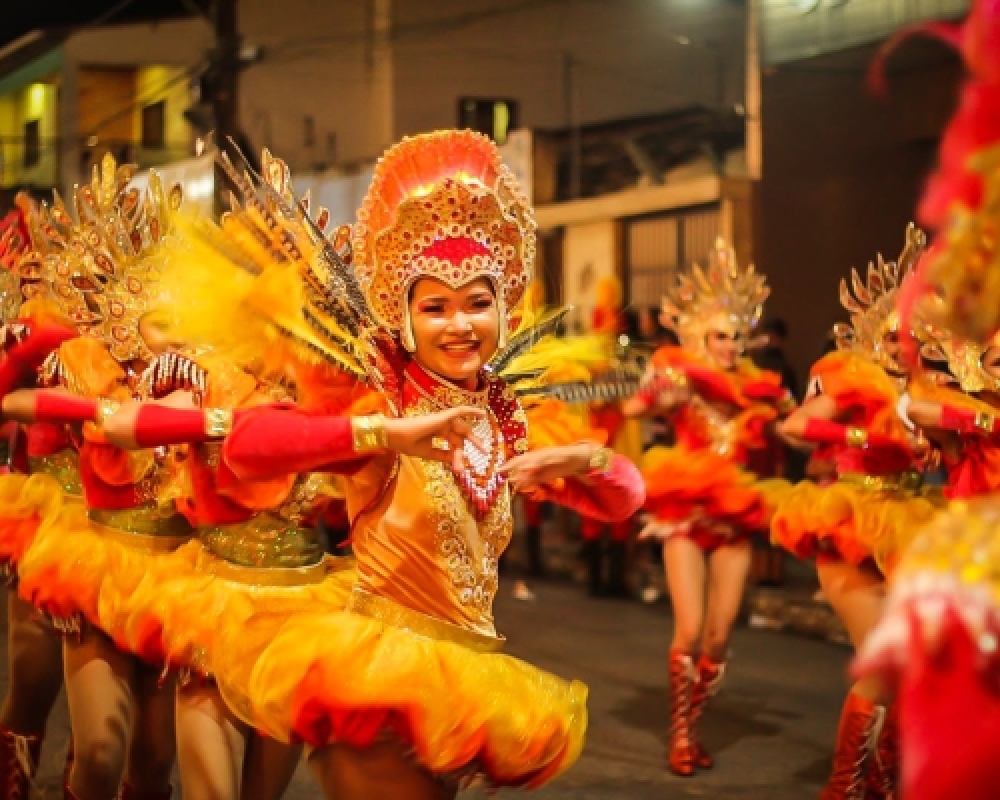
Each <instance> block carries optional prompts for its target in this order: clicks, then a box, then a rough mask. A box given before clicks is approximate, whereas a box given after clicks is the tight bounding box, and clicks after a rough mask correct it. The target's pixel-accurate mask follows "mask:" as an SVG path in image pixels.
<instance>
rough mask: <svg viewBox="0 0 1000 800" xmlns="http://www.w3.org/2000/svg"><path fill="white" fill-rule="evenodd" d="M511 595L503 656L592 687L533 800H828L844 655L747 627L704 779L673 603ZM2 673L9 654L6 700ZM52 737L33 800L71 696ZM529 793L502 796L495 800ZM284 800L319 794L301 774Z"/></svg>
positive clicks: (46, 775)
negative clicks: (673, 770)
mask: <svg viewBox="0 0 1000 800" xmlns="http://www.w3.org/2000/svg"><path fill="white" fill-rule="evenodd" d="M510 588H511V587H510V586H509V585H504V586H503V587H502V588H501V595H500V597H498V599H497V604H496V618H497V627H498V629H499V630H500V631H501V632H502V633H503V634H504V635H506V636H507V639H508V648H507V651H508V652H509V653H511V654H513V655H516V656H519V657H522V658H525V659H526V660H528V661H530V662H531V663H533V664H536V665H538V666H540V667H544V668H546V669H549V670H551V671H552V672H555V673H556V674H558V675H561V676H564V677H567V678H577V679H580V680H583V681H584V682H586V683H587V684H588V686H589V687H590V704H589V707H590V728H589V731H588V735H587V744H586V748H585V750H584V753H583V756H582V757H581V759H580V761H579V762H578V763H577V764H576V765H575V766H574V767H573V768H572V769H571V770H570V771H569V772H568V773H566V774H565V775H564V776H563V777H561V778H560V779H559V780H558V781H556V782H554V783H553V784H551V785H550V786H548V787H546V788H543V789H541V790H539V791H537V792H534V793H532V794H531V795H530V796H531V797H534V798H538V800H625V799H626V798H628V799H629V800H635V799H638V800H645V798H651V799H652V798H692V797H693V798H706V799H708V800H711V799H714V798H732V799H733V800H804V799H805V798H815V797H816V796H817V795H818V793H819V789H820V787H821V785H822V782H823V780H824V779H825V777H826V775H827V772H828V770H829V764H830V751H831V748H832V743H833V735H834V731H835V729H836V723H837V715H838V712H839V706H840V703H841V700H842V698H843V694H844V692H845V689H846V682H845V677H844V675H845V670H846V665H847V662H848V659H849V652H848V651H847V649H845V648H843V647H840V646H837V645H833V644H830V643H827V642H823V641H819V640H812V639H806V638H801V637H798V636H792V635H787V634H780V633H771V632H765V631H757V630H750V629H746V628H743V629H740V630H738V631H737V632H736V634H735V636H734V637H733V642H732V654H731V655H732V659H731V665H730V671H729V673H728V675H727V678H726V682H725V684H724V687H723V689H722V691H721V692H720V694H719V695H718V696H717V697H716V698H715V700H714V701H713V702H712V704H711V706H710V707H709V711H708V714H707V716H706V718H705V720H704V724H703V726H702V727H703V738H704V741H705V743H706V745H707V746H708V748H709V749H710V750H711V751H712V752H713V753H714V754H715V755H716V758H717V766H716V768H715V769H714V770H712V771H710V772H704V773H701V774H699V775H698V776H696V777H694V778H686V779H682V778H676V777H674V776H672V775H671V774H670V773H668V772H667V770H666V766H665V755H664V753H665V742H666V739H665V736H666V730H667V724H668V716H667V694H666V659H667V647H668V643H669V637H670V631H671V619H670V613H669V609H668V607H667V606H666V605H665V604H663V603H661V604H659V605H655V606H642V605H639V604H637V603H631V602H624V601H620V600H619V601H612V600H592V599H589V598H587V597H585V596H584V595H583V594H582V592H581V591H580V590H579V589H578V588H577V587H573V586H569V585H564V584H559V585H557V584H544V583H543V584H539V585H537V586H534V587H533V588H534V589H535V591H536V592H537V599H536V600H535V601H534V602H524V601H518V600H514V599H513V598H512V596H511V590H510ZM3 618H4V619H6V615H4V617H3ZM3 642H4V643H6V635H4V636H3ZM6 671H7V660H6V657H4V658H3V659H2V671H0V672H2V674H0V679H2V681H3V687H4V690H6ZM442 702H446V700H444V699H442ZM49 733H50V735H49V737H48V739H47V741H46V747H45V752H44V754H43V758H42V767H41V771H40V774H39V779H38V787H37V794H36V796H42V797H45V798H49V799H50V800H56V798H60V797H61V791H60V788H59V775H60V773H61V770H62V760H63V757H64V754H65V750H66V745H67V742H68V725H67V714H66V706H65V702H64V701H63V700H62V699H60V702H59V704H58V705H57V708H56V710H55V711H54V713H53V716H52V719H51V720H50V724H49ZM521 794H522V793H520V792H514V791H508V790H504V791H501V792H499V793H496V794H495V795H493V796H494V797H500V798H513V797H515V796H517V795H521ZM286 797H288V798H289V800H316V799H317V798H319V792H318V790H317V789H316V788H315V786H314V785H313V783H312V781H311V778H310V776H309V771H308V769H307V768H306V766H305V765H304V764H303V765H300V768H299V770H298V773H297V774H296V776H295V780H294V781H293V783H292V786H291V787H290V788H289V791H288V793H287V795H286ZM485 797H487V795H486V794H485V793H484V792H481V791H470V792H467V793H465V794H463V795H462V800H482V798H485ZM392 800H397V799H396V798H393V799H392ZM398 800H405V799H403V798H400V799H398Z"/></svg>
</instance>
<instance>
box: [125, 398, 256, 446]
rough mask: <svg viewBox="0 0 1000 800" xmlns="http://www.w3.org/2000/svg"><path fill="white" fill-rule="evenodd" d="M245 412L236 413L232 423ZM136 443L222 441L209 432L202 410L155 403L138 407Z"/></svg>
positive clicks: (164, 443)
mask: <svg viewBox="0 0 1000 800" xmlns="http://www.w3.org/2000/svg"><path fill="white" fill-rule="evenodd" d="M244 411H245V409H238V410H237V411H234V412H233V422H234V423H235V421H236V420H238V419H239V418H240V415H241V414H242V413H243V412H244ZM133 437H134V438H135V443H136V444H137V445H139V447H143V448H149V447H165V446H166V445H171V444H197V443H199V442H211V441H213V440H215V439H220V438H223V437H220V436H210V435H209V434H208V432H207V431H206V426H205V412H204V411H202V410H201V409H200V408H171V407H170V406H159V405H155V404H152V403H149V404H144V405H143V406H142V407H140V408H139V412H138V413H137V414H136V417H135V431H134V433H133Z"/></svg>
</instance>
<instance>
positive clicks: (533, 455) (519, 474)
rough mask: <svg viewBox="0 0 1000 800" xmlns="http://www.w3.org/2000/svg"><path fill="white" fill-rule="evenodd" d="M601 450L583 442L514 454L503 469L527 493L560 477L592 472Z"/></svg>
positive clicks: (511, 483)
mask: <svg viewBox="0 0 1000 800" xmlns="http://www.w3.org/2000/svg"><path fill="white" fill-rule="evenodd" d="M599 449H600V445H598V444H596V443H595V442H579V443H578V444H570V445H564V446H562V447H543V448H541V449H539V450H532V451H531V452H530V453H524V454H523V455H519V456H514V458H512V459H511V460H510V461H508V462H507V463H506V464H504V465H503V466H502V467H501V468H500V472H502V473H503V474H504V475H506V476H507V480H508V481H510V485H511V488H513V489H514V491H518V492H523V491H526V490H528V489H532V488H534V487H536V486H540V485H542V484H546V483H552V482H553V481H557V480H559V479H560V478H569V477H572V476H575V475H583V474H585V473H587V472H589V471H590V459H591V458H592V457H593V455H594V453H595V452H596V451H597V450H599Z"/></svg>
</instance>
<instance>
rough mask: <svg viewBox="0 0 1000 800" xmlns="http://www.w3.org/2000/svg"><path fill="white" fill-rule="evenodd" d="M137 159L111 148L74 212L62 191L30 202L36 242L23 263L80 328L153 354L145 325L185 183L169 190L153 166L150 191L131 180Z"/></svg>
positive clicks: (126, 357)
mask: <svg viewBox="0 0 1000 800" xmlns="http://www.w3.org/2000/svg"><path fill="white" fill-rule="evenodd" d="M133 177H135V167H133V166H130V165H121V166H119V165H118V164H117V163H116V162H115V160H114V158H113V157H112V156H110V155H106V156H105V157H104V159H103V160H102V161H101V164H100V165H95V166H94V171H93V175H92V178H91V181H90V183H89V184H86V185H84V186H82V187H77V188H76V190H75V191H74V198H73V199H74V205H75V208H76V217H75V219H74V217H73V216H72V215H71V214H70V212H69V210H68V209H67V208H66V205H65V204H64V203H63V200H62V198H61V197H60V196H59V193H58V192H54V193H53V195H54V196H53V202H52V204H51V205H42V206H38V205H36V204H34V203H30V204H28V210H29V213H28V214H27V223H28V228H29V231H30V233H31V240H32V245H33V247H32V250H30V251H29V252H28V253H27V254H26V255H25V256H24V259H23V260H22V265H21V267H20V269H21V271H22V272H23V273H24V274H25V275H26V276H27V275H30V274H33V273H37V275H38V276H39V277H40V278H41V280H42V283H43V285H44V286H45V287H46V290H47V293H48V294H50V295H51V299H52V300H53V301H54V302H55V303H56V304H57V306H58V307H59V308H60V310H61V311H62V312H63V313H64V314H65V315H66V316H67V317H68V318H69V319H70V320H72V321H73V322H74V323H75V324H76V325H77V326H78V327H79V328H80V330H81V331H82V332H84V333H85V334H88V335H94V336H98V337H99V338H101V339H102V340H103V341H104V342H105V344H106V345H107V346H108V349H109V351H110V353H111V355H112V356H113V357H114V358H115V359H117V360H118V361H121V362H125V361H130V360H133V359H143V360H148V359H149V358H151V357H152V353H151V352H150V351H149V348H148V346H147V345H146V343H145V341H144V339H143V337H142V335H141V334H140V331H139V322H140V320H141V319H142V317H143V316H144V315H145V314H146V313H147V312H148V311H150V310H151V308H152V307H153V305H155V302H156V297H155V292H156V288H157V281H158V277H159V272H160V259H161V258H162V255H163V250H164V246H165V244H166V241H167V238H168V234H169V233H170V230H171V220H172V217H173V215H174V213H175V212H176V211H177V209H178V208H179V207H180V205H181V199H182V193H181V188H180V186H177V185H175V186H173V187H172V188H171V189H170V190H169V192H164V189H163V185H162V183H161V181H160V178H159V176H158V175H157V174H156V173H155V172H150V174H149V182H148V186H147V188H146V189H145V190H144V191H140V190H139V189H138V188H136V187H130V183H131V182H132V179H133Z"/></svg>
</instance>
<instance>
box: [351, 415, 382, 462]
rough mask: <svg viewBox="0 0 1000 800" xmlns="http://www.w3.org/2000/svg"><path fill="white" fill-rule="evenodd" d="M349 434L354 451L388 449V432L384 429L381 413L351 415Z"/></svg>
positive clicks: (368, 451)
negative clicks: (352, 440) (359, 415)
mask: <svg viewBox="0 0 1000 800" xmlns="http://www.w3.org/2000/svg"><path fill="white" fill-rule="evenodd" d="M351 435H352V437H353V439H354V452H355V453H370V452H372V451H373V450H388V449H389V433H388V431H386V429H385V417H384V416H382V415H381V414H371V415H370V416H367V417H351Z"/></svg>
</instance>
